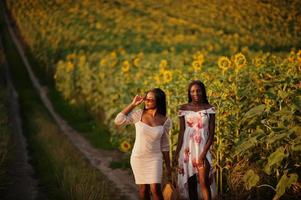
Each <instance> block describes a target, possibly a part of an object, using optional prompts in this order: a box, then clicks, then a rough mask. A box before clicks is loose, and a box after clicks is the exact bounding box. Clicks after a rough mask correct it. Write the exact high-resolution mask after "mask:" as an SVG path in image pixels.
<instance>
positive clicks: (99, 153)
mask: <svg viewBox="0 0 301 200" xmlns="http://www.w3.org/2000/svg"><path fill="white" fill-rule="evenodd" d="M1 4H2V2H1ZM2 5H3V4H2ZM5 21H6V24H7V27H8V30H9V32H10V35H11V38H12V39H13V42H14V44H15V45H16V48H17V49H18V52H19V54H20V56H21V58H22V60H23V62H24V65H25V66H26V69H27V71H28V74H29V77H30V79H31V81H32V84H33V86H34V88H35V89H36V90H37V92H38V94H39V95H40V97H41V100H42V102H43V104H44V105H45V107H46V108H47V109H48V111H49V113H50V114H51V115H52V117H53V118H54V120H55V122H56V123H57V124H58V126H59V127H60V129H61V130H62V132H63V133H64V134H66V135H67V136H68V138H69V139H70V140H71V142H72V143H73V144H74V145H75V146H76V147H77V148H78V149H79V150H80V152H82V153H83V154H84V156H85V157H86V158H87V159H88V160H89V161H90V163H91V165H92V166H94V167H96V168H97V169H99V170H100V171H101V172H102V173H103V174H104V175H106V176H107V178H108V179H109V180H110V181H112V182H113V183H114V184H115V186H116V187H117V188H118V189H119V190H120V192H121V194H122V195H124V196H126V197H127V198H128V199H131V200H136V199H138V193H137V187H136V185H135V183H134V179H133V176H132V175H131V172H130V171H129V170H121V169H114V170H113V169H111V168H110V167H109V164H110V162H111V160H113V159H114V158H120V157H122V156H121V154H120V153H119V152H117V151H105V150H100V149H95V148H94V147H92V146H91V144H90V143H89V142H88V141H87V140H86V139H85V138H83V137H82V136H81V135H80V134H79V133H78V132H76V131H75V130H74V129H73V128H72V127H70V126H69V125H68V124H67V122H66V121H65V120H64V119H62V118H61V117H60V116H59V115H58V114H57V113H56V112H55V110H54V108H53V105H52V103H51V101H50V100H49V98H48V97H47V92H46V91H47V90H46V89H45V87H43V86H41V84H40V83H39V81H38V79H37V78H36V77H35V75H34V73H33V71H32V67H31V65H30V64H29V62H28V59H27V58H26V56H25V53H24V50H23V47H22V45H21V43H20V42H19V40H18V38H17V36H16V34H15V32H14V30H13V28H12V25H11V24H12V23H10V21H9V18H8V16H7V14H5Z"/></svg>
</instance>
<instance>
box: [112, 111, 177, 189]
mask: <svg viewBox="0 0 301 200" xmlns="http://www.w3.org/2000/svg"><path fill="white" fill-rule="evenodd" d="M142 113H143V110H141V109H140V110H136V111H132V112H131V113H129V114H128V115H124V114H123V113H119V114H118V115H117V116H116V118H115V124H117V125H124V124H135V128H136V139H135V144H134V147H133V150H132V154H131V167H132V170H133V173H134V177H135V182H136V184H153V183H161V180H162V170H163V169H162V168H163V166H162V163H163V159H162V158H163V155H162V152H163V151H169V130H170V129H171V120H170V119H169V118H167V120H166V121H165V122H164V124H163V125H160V126H149V125H147V124H145V123H144V122H142V121H141V116H142Z"/></svg>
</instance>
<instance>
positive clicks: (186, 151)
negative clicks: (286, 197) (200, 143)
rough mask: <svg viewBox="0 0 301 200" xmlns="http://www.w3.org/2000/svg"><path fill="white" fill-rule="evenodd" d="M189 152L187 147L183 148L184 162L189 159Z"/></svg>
mask: <svg viewBox="0 0 301 200" xmlns="http://www.w3.org/2000/svg"><path fill="white" fill-rule="evenodd" d="M189 154H190V151H189V148H186V149H185V150H184V158H183V160H184V162H185V163H187V162H188V161H189Z"/></svg>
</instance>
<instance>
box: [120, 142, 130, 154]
mask: <svg viewBox="0 0 301 200" xmlns="http://www.w3.org/2000/svg"><path fill="white" fill-rule="evenodd" d="M131 148H132V145H131V144H130V143H129V142H128V141H123V142H122V143H121V144H120V151H122V152H128V151H129V150H130V149H131Z"/></svg>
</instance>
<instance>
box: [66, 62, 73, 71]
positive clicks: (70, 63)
mask: <svg viewBox="0 0 301 200" xmlns="http://www.w3.org/2000/svg"><path fill="white" fill-rule="evenodd" d="M73 68H74V65H73V63H72V62H70V61H68V62H67V65H66V69H67V72H71V71H72V70H73Z"/></svg>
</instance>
